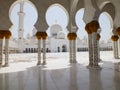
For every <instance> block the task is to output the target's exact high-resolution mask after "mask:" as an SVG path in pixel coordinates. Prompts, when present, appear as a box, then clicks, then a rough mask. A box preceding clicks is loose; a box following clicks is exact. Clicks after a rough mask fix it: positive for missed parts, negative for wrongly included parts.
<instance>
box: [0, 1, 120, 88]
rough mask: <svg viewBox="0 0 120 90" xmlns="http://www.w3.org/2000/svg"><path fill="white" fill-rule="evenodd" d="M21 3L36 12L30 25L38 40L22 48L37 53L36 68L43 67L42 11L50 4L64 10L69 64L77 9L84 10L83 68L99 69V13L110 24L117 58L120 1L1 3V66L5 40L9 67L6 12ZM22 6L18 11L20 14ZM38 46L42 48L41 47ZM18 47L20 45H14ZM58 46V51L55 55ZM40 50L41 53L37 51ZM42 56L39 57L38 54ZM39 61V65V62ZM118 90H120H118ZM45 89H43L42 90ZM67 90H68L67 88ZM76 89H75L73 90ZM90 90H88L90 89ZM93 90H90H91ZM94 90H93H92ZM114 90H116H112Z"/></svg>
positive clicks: (44, 24) (73, 56)
mask: <svg viewBox="0 0 120 90" xmlns="http://www.w3.org/2000/svg"><path fill="white" fill-rule="evenodd" d="M24 2H27V3H30V4H31V5H32V6H33V7H34V8H35V9H36V11H37V14H38V19H37V21H36V23H35V24H34V26H35V28H36V29H37V33H36V37H37V39H38V48H32V49H30V48H26V52H29V51H31V52H38V57H37V58H38V59H37V60H38V62H37V65H41V64H42V65H46V63H47V62H46V49H47V48H46V40H47V36H48V35H47V33H46V30H47V29H48V27H49V25H48V23H47V21H46V12H47V10H48V9H49V7H50V6H52V5H54V4H55V5H58V6H60V7H61V8H63V10H64V11H65V13H66V15H67V16H68V24H67V26H66V27H67V30H68V35H67V38H68V40H69V62H70V63H76V62H77V58H76V38H77V37H78V36H77V34H76V33H77V30H78V27H77V25H76V21H75V16H76V13H77V11H78V10H80V9H82V8H85V9H84V15H83V20H84V22H85V31H86V32H87V34H88V53H89V57H88V58H89V63H88V66H87V68H89V69H91V68H92V69H97V70H100V69H101V67H100V66H99V60H100V55H99V39H100V38H101V36H100V31H101V27H100V24H99V17H100V15H101V14H102V13H104V12H105V13H107V15H108V17H109V19H110V24H111V30H112V31H111V32H112V33H111V40H112V41H113V56H114V58H115V59H119V53H120V49H119V47H120V43H119V41H120V40H119V37H120V17H119V16H120V11H119V8H120V5H119V4H120V1H119V0H1V5H0V65H2V63H3V60H2V59H3V41H4V40H5V61H4V62H5V65H4V66H9V53H8V46H9V38H10V36H11V31H10V28H11V26H12V24H13V23H12V21H11V19H10V13H11V10H12V8H13V7H14V5H15V4H17V3H20V4H21V5H23V4H24ZM22 9H23V8H22V7H21V8H20V10H21V11H22ZM19 16H21V17H20V21H19V32H20V33H19V42H18V43H21V42H22V39H23V38H22V37H23V33H22V30H23V23H22V22H23V16H24V13H22V12H19ZM41 44H42V46H43V48H41ZM18 47H19V48H21V44H20V46H18ZM59 48H60V47H58V52H59ZM41 49H42V52H41ZM62 51H63V52H65V51H66V46H65V45H63V46H62ZM42 53H43V57H41V54H42ZM42 60H43V62H42ZM119 89H120V88H119ZM44 90H45V89H44ZM69 90H71V89H69ZM75 90H78V89H75ZM90 90H91V89H90ZM92 90H93V89H92ZM96 90H97V89H96ZM116 90H118V89H116Z"/></svg>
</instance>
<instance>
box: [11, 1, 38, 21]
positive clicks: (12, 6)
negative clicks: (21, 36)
mask: <svg viewBox="0 0 120 90" xmlns="http://www.w3.org/2000/svg"><path fill="white" fill-rule="evenodd" d="M20 2H27V3H29V4H30V5H32V6H33V7H34V8H35V10H36V11H37V8H36V6H35V5H34V4H33V3H32V2H31V1H29V0H24V1H23V0H17V1H15V2H14V3H13V4H12V5H11V6H10V8H9V18H10V20H11V12H12V10H13V8H14V6H15V5H16V4H19V3H20ZM37 13H38V12H37ZM11 22H12V20H11ZM36 22H37V21H36ZM36 22H35V23H36Z"/></svg>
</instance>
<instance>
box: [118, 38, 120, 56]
mask: <svg viewBox="0 0 120 90" xmlns="http://www.w3.org/2000/svg"><path fill="white" fill-rule="evenodd" d="M118 45H119V46H118V53H119V56H120V36H119V39H118Z"/></svg>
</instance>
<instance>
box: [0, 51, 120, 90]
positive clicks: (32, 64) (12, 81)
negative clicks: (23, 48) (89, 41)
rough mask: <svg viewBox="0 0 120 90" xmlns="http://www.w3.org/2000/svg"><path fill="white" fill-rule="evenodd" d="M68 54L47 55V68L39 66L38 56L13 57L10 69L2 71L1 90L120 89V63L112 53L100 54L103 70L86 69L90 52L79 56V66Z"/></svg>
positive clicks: (5, 68)
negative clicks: (37, 62)
mask: <svg viewBox="0 0 120 90" xmlns="http://www.w3.org/2000/svg"><path fill="white" fill-rule="evenodd" d="M68 55H69V53H62V54H47V65H45V66H36V59H37V54H23V55H18V54H16V55H13V54H12V55H10V60H11V63H10V66H9V67H4V68H0V90H120V60H119V59H118V60H115V59H113V57H112V52H101V59H102V60H103V61H102V62H100V63H99V64H100V66H101V67H102V69H101V70H96V69H87V68H86V66H87V64H88V54H87V52H80V53H77V61H78V63H77V64H69V56H68ZM28 59H29V60H28ZM20 60H21V61H20Z"/></svg>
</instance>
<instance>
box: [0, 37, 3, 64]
mask: <svg viewBox="0 0 120 90" xmlns="http://www.w3.org/2000/svg"><path fill="white" fill-rule="evenodd" d="M2 59H3V39H0V66H1V65H2Z"/></svg>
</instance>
